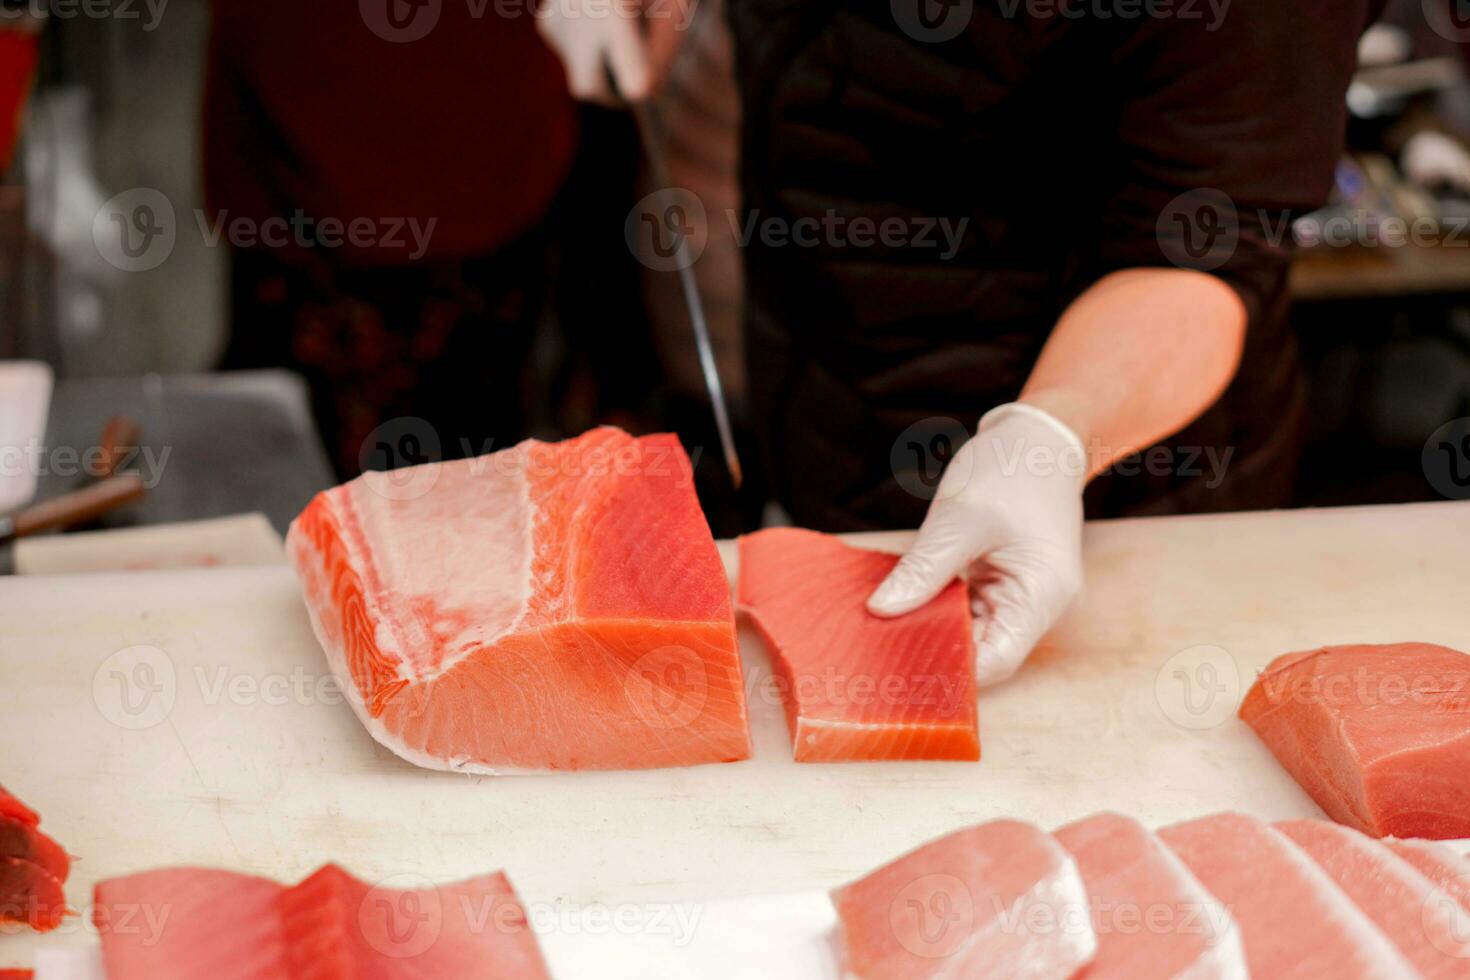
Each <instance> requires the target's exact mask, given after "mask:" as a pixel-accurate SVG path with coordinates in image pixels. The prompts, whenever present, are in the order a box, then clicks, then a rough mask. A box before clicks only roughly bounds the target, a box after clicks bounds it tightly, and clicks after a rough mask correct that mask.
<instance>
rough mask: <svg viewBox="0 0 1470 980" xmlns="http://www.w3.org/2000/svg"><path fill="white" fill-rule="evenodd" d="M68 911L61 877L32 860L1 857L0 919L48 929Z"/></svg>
mask: <svg viewBox="0 0 1470 980" xmlns="http://www.w3.org/2000/svg"><path fill="white" fill-rule="evenodd" d="M70 911H71V910H70V909H68V908H67V907H66V892H65V889H64V888H63V887H62V881H61V879H60V878H58V877H56V876H55V875H54V874H52V873H51V872H49V871H47V870H46V869H45V868H43V867H41V866H40V865H39V864H36V863H34V862H32V861H27V860H25V859H23V858H14V857H0V922H15V923H21V924H24V925H28V926H30V927H31V928H32V929H35V930H36V931H37V932H49V931H51V930H52V929H55V928H56V927H57V926H59V925H61V920H62V919H64V918H65V917H66V915H67V913H68V912H70Z"/></svg>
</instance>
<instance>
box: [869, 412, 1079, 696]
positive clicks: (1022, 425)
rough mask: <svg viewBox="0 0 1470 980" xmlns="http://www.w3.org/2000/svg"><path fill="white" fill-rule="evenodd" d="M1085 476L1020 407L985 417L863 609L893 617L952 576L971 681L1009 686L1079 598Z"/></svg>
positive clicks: (1073, 456) (1066, 437)
mask: <svg viewBox="0 0 1470 980" xmlns="http://www.w3.org/2000/svg"><path fill="white" fill-rule="evenodd" d="M1086 470H1087V456H1086V452H1085V450H1084V447H1083V445H1082V442H1081V440H1080V439H1078V438H1077V435H1076V434H1075V433H1074V432H1072V430H1071V429H1069V428H1068V427H1067V426H1065V425H1064V424H1062V423H1061V422H1060V421H1058V420H1057V419H1055V418H1054V417H1052V416H1051V415H1049V414H1048V413H1046V412H1044V411H1042V410H1041V409H1039V408H1035V407H1033V406H1031V405H1023V404H1019V403H1013V404H1010V405H1002V406H1000V407H999V408H997V409H995V410H993V411H991V412H989V413H987V414H986V416H985V417H984V418H983V419H981V420H980V428H979V432H978V433H977V434H976V436H975V438H973V439H971V440H970V441H969V442H967V443H965V445H964V446H962V447H961V448H960V450H959V451H958V452H957V453H955V455H954V458H953V459H952V460H950V463H949V467H948V468H947V469H946V470H945V472H944V477H943V478H942V479H941V480H940V482H939V491H938V493H937V494H936V496H935V498H934V502H933V503H932V504H931V505H930V506H929V513H928V516H926V517H925V518H924V524H923V526H922V527H920V528H919V536H918V538H917V539H916V540H915V541H914V544H913V546H912V547H911V548H910V549H909V551H908V554H906V555H904V556H903V558H902V560H900V561H899V563H898V565H897V567H895V568H894V570H893V572H892V574H890V575H889V576H888V578H887V580H886V581H884V582H883V584H882V585H880V586H879V587H878V589H877V591H875V592H874V593H873V595H872V597H871V598H870V599H869V600H868V610H869V611H870V612H872V613H874V614H875V615H878V616H900V615H903V614H904V613H906V612H910V611H912V610H914V609H917V608H919V607H920V606H922V605H924V604H925V603H927V602H929V601H930V600H931V599H933V598H934V597H935V596H936V595H938V594H939V593H940V592H941V591H942V590H943V589H944V587H945V586H946V585H948V584H949V583H950V581H951V580H953V579H954V577H955V576H956V575H958V576H961V577H963V578H965V579H967V580H968V582H969V584H970V596H971V599H970V601H971V604H972V607H973V609H974V612H975V650H976V657H977V663H976V680H977V682H978V683H979V684H980V685H981V686H984V685H987V684H995V683H997V682H999V681H1003V680H1005V679H1006V678H1007V677H1010V676H1011V675H1012V674H1014V673H1015V672H1016V669H1017V668H1018V667H1020V666H1021V663H1022V661H1024V660H1025V659H1026V657H1027V656H1028V655H1029V654H1030V653H1031V649H1032V648H1033V647H1034V646H1036V643H1037V641H1038V640H1040V639H1041V637H1042V634H1044V633H1045V632H1046V631H1047V630H1048V629H1050V628H1051V626H1052V624H1053V623H1055V622H1056V621H1057V619H1058V618H1060V616H1061V615H1062V613H1063V612H1065V611H1066V608H1067V606H1068V605H1069V604H1070V603H1071V601H1072V599H1073V598H1074V597H1075V596H1076V595H1077V593H1078V592H1079V591H1080V590H1081V588H1082V489H1083V487H1084V485H1085V484H1086Z"/></svg>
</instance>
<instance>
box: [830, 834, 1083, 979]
mask: <svg viewBox="0 0 1470 980" xmlns="http://www.w3.org/2000/svg"><path fill="white" fill-rule="evenodd" d="M832 901H833V903H834V904H835V905H836V907H837V914H838V916H839V917H840V920H841V927H840V933H839V936H838V943H839V949H840V954H841V956H842V961H843V966H844V968H845V969H846V970H847V971H848V973H849V974H850V975H852V976H854V977H857V978H859V980H926V978H933V980H939V978H946V980H948V978H960V977H963V978H965V980H989V978H995V980H1013V978H1017V977H1025V978H1027V980H1066V978H1067V977H1071V976H1073V975H1074V974H1076V973H1077V971H1078V970H1079V969H1081V968H1082V967H1083V966H1085V965H1086V964H1087V963H1088V962H1089V961H1090V960H1091V959H1092V957H1093V955H1094V954H1095V953H1096V952H1097V936H1096V935H1095V934H1094V933H1093V931H1092V924H1091V922H1090V920H1089V917H1088V911H1087V894H1086V891H1085V890H1084V888H1083V885H1082V877H1081V875H1080V874H1079V873H1078V871H1077V864H1076V862H1075V861H1074V860H1073V859H1072V856H1071V855H1070V854H1068V853H1067V851H1066V850H1065V849H1064V848H1063V847H1062V846H1061V845H1060V844H1058V843H1057V842H1056V841H1055V840H1053V839H1052V838H1051V837H1050V836H1048V835H1047V834H1045V833H1043V832H1042V831H1041V830H1039V829H1037V828H1036V827H1033V826H1031V825H1030V824H1026V823H1021V822H1019V821H1015V820H996V821H993V822H991V823H987V824H981V825H980V826H978V827H971V828H969V829H967V830H961V831H957V832H956V833H953V834H950V835H949V836H947V837H941V838H940V839H939V840H936V841H931V842H930V843H928V844H925V845H924V846H923V847H921V848H919V849H918V850H916V851H913V852H911V853H909V854H906V855H904V856H903V857H900V858H898V859H897V860H895V861H893V862H891V863H889V864H886V865H884V866H883V867H881V868H879V869H878V870H877V871H874V872H873V873H872V874H870V875H868V876H867V877H866V878H862V879H859V880H858V881H855V882H853V883H852V884H850V885H846V886H844V887H842V888H839V889H838V890H837V891H835V892H833V893H832Z"/></svg>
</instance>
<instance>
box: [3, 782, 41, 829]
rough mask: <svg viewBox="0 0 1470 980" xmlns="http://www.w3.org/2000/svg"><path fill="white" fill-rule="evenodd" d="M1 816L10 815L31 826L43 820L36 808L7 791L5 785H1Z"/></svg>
mask: <svg viewBox="0 0 1470 980" xmlns="http://www.w3.org/2000/svg"><path fill="white" fill-rule="evenodd" d="M0 817H9V818H10V819H11V820H16V821H18V822H20V823H23V824H26V825H28V826H31V827H34V826H36V824H38V823H40V822H41V818H40V817H39V816H38V815H37V814H36V811H35V810H32V809H31V808H30V807H28V806H26V805H25V804H24V803H22V802H21V801H20V800H19V799H17V798H16V797H14V796H12V795H11V794H10V793H8V792H6V790H5V787H4V786H0Z"/></svg>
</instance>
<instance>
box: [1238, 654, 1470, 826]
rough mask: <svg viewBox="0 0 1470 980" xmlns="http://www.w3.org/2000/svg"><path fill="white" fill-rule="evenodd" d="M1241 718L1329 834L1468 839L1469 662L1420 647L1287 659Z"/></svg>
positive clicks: (1268, 674) (1275, 666) (1252, 695)
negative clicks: (1337, 829)
mask: <svg viewBox="0 0 1470 980" xmlns="http://www.w3.org/2000/svg"><path fill="white" fill-rule="evenodd" d="M1240 717H1241V718H1242V719H1244V720H1245V721H1246V723H1248V724H1249V725H1250V726H1251V728H1253V729H1254V730H1255V732H1256V734H1257V735H1259V736H1260V738H1261V740H1262V741H1263V742H1265V743H1266V745H1267V746H1268V747H1269V748H1270V749H1271V751H1272V753H1274V754H1275V756H1276V758H1277V759H1279V760H1280V761H1281V764H1282V765H1283V766H1285V767H1286V770H1287V772H1289V773H1291V775H1292V776H1293V777H1294V778H1295V779H1296V781H1297V782H1298V783H1300V784H1301V786H1302V788H1303V789H1305V790H1306V791H1307V793H1308V794H1309V795H1310V796H1311V797H1312V799H1313V800H1315V801H1316V802H1317V805H1318V806H1320V807H1321V808H1322V809H1323V810H1324V811H1325V812H1326V813H1327V815H1328V816H1329V817H1331V818H1332V819H1333V820H1336V821H1337V822H1338V823H1342V824H1346V825H1347V826H1349V827H1355V828H1357V829H1358V830H1361V831H1363V832H1364V833H1367V834H1371V835H1372V836H1374V837H1386V836H1395V837H1420V838H1431V839H1446V838H1459V837H1470V656H1467V655H1466V654H1463V653H1460V652H1458V651H1456V650H1451V649H1449V648H1447V647H1441V646H1434V645H1432V644H1428V643H1394V644H1386V645H1378V646H1340V647H1325V648H1323V649H1320V650H1312V651H1309V652H1305V653H1293V654H1288V655H1286V656H1284V657H1280V658H1278V659H1277V660H1276V661H1274V662H1273V663H1272V664H1271V665H1270V666H1269V667H1268V668H1266V671H1265V673H1263V674H1262V675H1261V677H1260V678H1259V679H1258V680H1257V681H1256V683H1255V685H1254V686H1253V687H1252V688H1251V690H1250V692H1249V693H1248V694H1247V695H1246V698H1245V701H1244V703H1243V704H1242V705H1241V709H1240Z"/></svg>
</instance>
